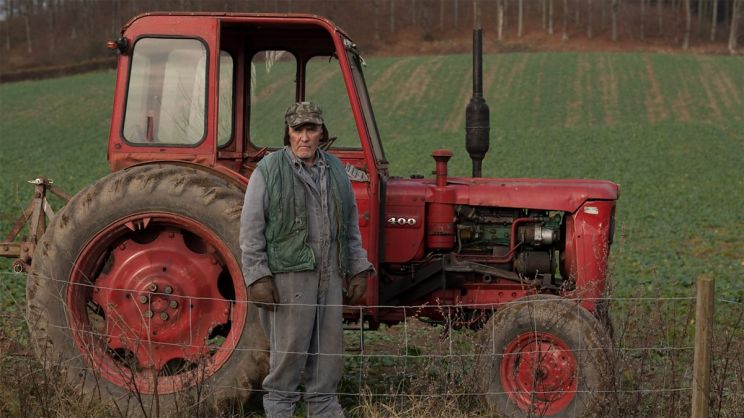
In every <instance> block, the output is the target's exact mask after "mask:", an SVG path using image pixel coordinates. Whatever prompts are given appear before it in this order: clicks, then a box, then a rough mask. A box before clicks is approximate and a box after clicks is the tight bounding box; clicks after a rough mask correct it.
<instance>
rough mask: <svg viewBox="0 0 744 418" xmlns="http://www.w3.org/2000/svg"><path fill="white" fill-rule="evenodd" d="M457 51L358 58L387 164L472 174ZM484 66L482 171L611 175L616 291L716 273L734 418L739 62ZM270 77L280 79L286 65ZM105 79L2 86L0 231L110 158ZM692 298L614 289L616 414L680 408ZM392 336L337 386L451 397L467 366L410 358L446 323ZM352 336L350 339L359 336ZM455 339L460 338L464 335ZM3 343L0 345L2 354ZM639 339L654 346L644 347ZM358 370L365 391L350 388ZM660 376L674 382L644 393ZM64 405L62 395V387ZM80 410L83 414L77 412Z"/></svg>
mask: <svg viewBox="0 0 744 418" xmlns="http://www.w3.org/2000/svg"><path fill="white" fill-rule="evenodd" d="M470 63H471V60H470V57H469V56H466V55H452V56H430V57H427V56H423V57H403V58H400V57H398V58H372V59H369V60H368V67H367V69H366V71H367V73H366V75H367V83H368V86H369V89H370V92H371V95H372V99H373V104H374V106H375V112H376V116H377V119H378V125H379V128H380V132H381V135H382V139H383V142H384V146H385V150H386V155H387V158H388V160H389V161H390V164H391V173H392V174H393V175H399V176H408V175H410V174H425V175H430V173H431V170H432V169H433V167H434V164H433V160H432V159H431V158H430V154H431V151H432V150H434V149H436V148H442V147H446V148H449V149H451V150H453V151H454V152H455V157H454V158H453V159H452V161H451V162H450V173H451V174H452V175H456V176H466V175H468V173H469V171H470V160H469V158H468V156H467V153H466V152H465V149H464V108H465V104H466V103H467V101H468V99H469V96H470V91H471V90H470V89H471V86H472V84H471V78H470ZM484 65H485V68H484V83H485V89H484V90H485V96H486V99H487V101H488V104H489V106H490V108H491V149H490V152H489V154H488V155H487V157H486V159H485V161H484V175H485V176H488V177H547V178H598V179H608V180H612V181H615V182H617V183H619V184H620V185H621V188H622V191H621V198H620V201H619V206H618V210H617V231H618V232H617V235H616V238H615V244H614V246H613V248H612V254H611V260H610V261H611V279H612V282H613V287H614V296H616V297H638V296H641V297H648V298H658V297H675V296H680V297H691V296H693V295H694V288H693V284H694V282H695V279H697V278H699V277H712V278H715V279H716V290H717V293H716V298H717V300H718V301H719V302H718V304H717V308H716V309H717V310H718V317H717V326H718V327H720V328H719V330H722V331H719V332H718V334H717V335H716V337H715V338H716V341H715V344H714V346H715V347H714V354H713V356H714V359H715V361H716V363H715V366H714V378H713V379H714V385H717V386H715V387H716V391H717V392H716V393H715V402H718V403H717V405H722V408H723V409H722V411H723V412H722V415H721V416H736V412H733V411H736V410H740V409H739V408H738V407H739V406H741V405H744V397H743V396H742V395H741V394H740V393H739V394H738V395H737V389H736V388H737V386H736V385H737V383H736V379H737V377H736V376H737V373H739V374H738V376H740V373H741V372H742V366H741V355H742V354H741V353H743V352H744V346H743V345H742V344H744V342H743V341H744V336H743V335H742V327H741V324H742V322H741V321H742V317H741V315H742V313H743V310H742V308H741V306H742V305H741V304H742V302H744V209H742V208H744V192H742V190H744V58H741V57H713V56H689V55H666V54H608V53H588V54H577V53H516V54H499V55H488V56H486V57H485V58H484ZM276 74H278V75H279V78H287V79H289V78H290V77H286V75H285V74H283V73H282V67H281V65H279V66H278V67H277V71H276ZM114 78H115V75H114V73H113V72H101V73H93V74H84V75H78V76H73V77H67V78H63V79H55V80H45V81H29V82H21V83H12V84H2V85H0V150H1V151H0V176H1V178H2V182H0V196H2V197H3V199H2V200H0V238H2V237H4V235H5V234H6V233H7V232H8V231H9V230H10V228H11V225H12V223H13V222H14V220H15V218H16V217H17V216H18V215H19V214H20V213H21V211H22V209H23V208H24V207H25V206H26V204H27V203H28V201H29V200H30V198H31V195H32V191H33V187H32V186H31V185H29V184H27V183H26V181H27V180H31V179H33V178H35V177H36V176H39V175H44V176H47V177H49V178H51V179H53V180H54V181H55V184H56V185H57V186H58V187H60V188H61V189H63V190H66V191H68V192H76V191H78V190H80V189H81V188H82V187H84V186H85V185H87V184H90V183H92V182H94V181H95V180H96V179H98V178H100V177H102V176H104V175H105V174H106V173H107V172H108V165H107V162H106V145H107V137H108V125H109V122H110V116H111V109H112V93H113V84H114ZM319 83H320V81H319ZM323 83H328V84H318V86H316V90H317V91H316V93H315V96H314V97H313V98H314V99H316V100H318V101H320V102H321V103H322V104H323V105H324V107H326V108H334V107H335V108H343V106H344V100H346V99H345V97H344V94H345V93H343V92H340V91H339V90H338V87H337V85H334V84H332V83H330V82H328V81H327V80H323ZM321 87H322V88H321ZM277 97H279V96H277V95H274V96H272V95H267V99H266V100H267V104H268V107H267V108H266V109H272V108H273V109H280V110H276V111H275V112H274V113H278V118H277V119H278V120H279V121H280V122H281V113H279V112H281V109H283V108H284V107H285V106H286V104H285V103H284V102H283V101H282V99H281V97H279V98H277ZM267 113H269V112H267ZM267 117H268V116H267ZM330 129H331V134H332V135H333V134H338V135H339V136H340V137H342V138H343V139H346V138H349V137H350V136H351V134H350V133H349V131H348V126H347V127H338V126H330ZM275 131H276V130H271V129H267V130H266V131H265V132H260V133H259V134H257V135H262V136H267V137H268V136H271V135H272V132H275ZM277 136H278V133H277ZM55 203H56V204H59V202H58V201H53V204H55ZM9 266H10V263H9V262H8V261H7V260H1V259H0V283H1V284H0V325H2V326H1V327H0V328H1V329H0V342H2V341H3V340H6V341H14V340H15V341H18V342H20V344H21V346H23V347H25V348H23V349H22V350H21V351H22V352H27V351H28V347H27V344H26V343H25V339H26V332H25V329H23V328H24V327H23V325H20V324H19V323H22V321H20V320H19V318H20V316H21V315H22V313H21V309H18V306H23V299H24V286H25V278H24V277H23V276H22V275H19V274H14V273H11V272H9V271H8V269H9ZM721 301H723V302H721ZM692 304H693V302H692V301H690V300H683V301H676V300H669V301H666V302H658V301H646V302H635V301H630V302H626V301H616V302H615V304H614V305H613V309H614V311H613V315H615V329H616V349H617V351H618V353H622V354H621V360H620V361H619V363H618V366H617V367H616V370H617V372H618V376H617V381H618V385H619V390H620V392H619V393H621V395H620V396H618V397H617V399H615V400H614V401H613V404H612V408H613V409H612V410H613V411H616V412H617V415H616V416H679V415H685V414H687V413H688V411H689V392H687V391H682V390H680V391H676V389H674V388H685V387H688V386H689V385H690V382H689V376H690V371H691V365H692V361H691V359H692V353H691V350H690V349H689V348H687V349H684V350H680V351H674V350H667V349H666V348H669V347H683V348H684V347H689V346H690V345H691V337H690V332H691V330H692V324H693V322H694V318H693V317H692V314H691V312H692V311H693V309H691V308H692ZM401 332H402V331H401V327H395V328H392V329H390V330H384V331H382V332H379V333H372V334H371V336H369V337H368V340H367V341H368V347H367V348H366V350H367V351H366V352H369V353H375V352H379V353H383V354H391V350H392V353H393V354H398V355H399V356H398V357H393V358H388V357H379V358H371V359H369V360H367V361H366V362H365V361H364V360H361V361H359V359H357V358H352V359H351V360H352V361H351V362H349V363H347V367H348V370H347V377H346V378H345V381H344V383H343V384H342V389H343V390H342V391H345V392H351V393H360V392H363V391H367V390H371V391H376V392H382V393H390V392H391V391H392V392H395V393H398V391H403V393H406V391H408V393H410V392H413V393H417V394H419V395H424V394H427V393H433V394H435V395H436V394H440V393H442V391H447V393H449V392H448V391H449V390H450V389H451V388H450V386H448V385H449V384H450V382H451V380H452V379H455V380H457V379H459V378H460V377H461V375H459V374H454V375H452V374H450V367H456V368H459V369H460V370H467V367H468V365H467V364H464V365H459V364H457V363H456V362H455V363H454V365H453V363H452V362H448V363H447V366H446V367H445V366H441V367H440V366H439V365H437V364H429V363H425V362H424V359H422V358H415V356H417V355H419V354H420V353H432V352H436V350H442V351H441V352H445V353H446V352H447V350H448V349H450V350H451V349H452V339H445V338H444V335H445V332H444V331H442V330H441V328H431V327H424V326H423V325H419V326H418V327H413V328H410V329H408V328H407V329H406V331H405V332H406V337H405V338H406V344H408V339H409V337H410V340H411V343H410V344H411V346H410V347H409V346H408V345H406V349H405V350H406V351H405V352H399V350H400V347H401V338H402V337H401ZM448 335H454V336H455V337H456V338H457V339H461V338H462V339H466V340H467V341H471V340H470V338H471V337H472V334H469V333H467V332H464V333H450V334H448ZM350 338H351V339H350V341H352V344H351V345H352V346H353V345H354V344H353V341H354V338H356V337H353V336H352V337H350ZM452 338H454V337H452ZM467 341H466V342H465V343H463V345H462V346H461V347H470V345H469V344H471V343H470V342H467ZM347 343H348V341H347ZM448 344H449V345H448ZM5 346H6V344H5V343H3V344H0V358H2V356H3V352H2V349H3V347H5ZM437 347H438V348H437ZM458 347H460V346H458ZM635 347H651V348H652V349H651V350H649V351H643V352H639V351H634V348H635ZM657 348H658V350H657ZM466 349H468V348H465V350H466ZM626 349H629V350H628V351H624V350H626ZM396 350H398V351H396ZM401 354H402V355H404V357H400V355H401ZM410 355H412V356H414V357H413V358H409V357H407V356H410ZM21 358H23V356H21ZM9 364H10V365H9ZM19 364H20V365H21V366H18V365H19ZM25 364H26V363H24V362H22V361H19V362H18V363H13V362H12V361H11V362H8V363H3V362H1V361H0V366H1V367H0V377H2V376H14V375H15V373H16V370H19V367H28V370H31V371H34V373H36V371H38V370H40V368H39V367H38V365H37V366H33V365H30V366H27V365H25ZM460 366H463V367H460ZM34 367H35V368H34ZM727 367H728V368H727ZM22 370H26V369H22ZM362 376H364V379H365V380H364V384H365V385H368V386H367V387H363V386H362V385H361V381H362ZM453 376H454V377H453ZM357 379H358V380H359V381H358V382H357ZM738 379H740V377H738ZM464 381H465V382H468V380H467V379H465V380H464ZM659 388H661V389H662V390H666V389H669V388H671V389H670V390H669V391H668V392H659V393H654V392H653V390H655V389H659ZM719 389H720V391H718V390H719ZM465 390H466V391H467V390H469V389H465ZM622 390H626V392H622ZM645 391H651V392H650V393H646V392H645ZM642 392H643V393H644V395H643V396H641V395H640V393H642ZM373 393H374V392H373ZM627 393H630V394H631V395H626V394H627ZM635 393H638V395H637V396H636V395H634V394H635ZM22 394H23V390H19V391H18V393H14V392H13V391H9V392H2V391H0V400H4V399H6V397H8V398H7V399H10V401H9V402H11V404H14V405H20V406H21V407H22V406H23V405H24V401H23V399H22V398H21V396H22ZM13 397H18V398H19V399H20V401H19V400H17V399H15V398H13ZM11 398H12V399H11ZM70 399H75V398H74V397H72V398H70ZM342 401H343V402H344V404H345V405H346V406H349V405H351V408H352V409H353V408H357V409H353V410H352V413H351V415H370V416H386V415H388V412H389V409H388V408H392V410H397V411H409V412H410V411H419V412H421V414H420V415H431V414H432V413H435V412H436V413H437V414H440V415H439V416H447V415H451V414H449V412H452V413H454V414H463V412H462V411H465V412H464V414H465V415H470V414H473V411H478V406H477V405H476V406H475V407H473V406H472V405H469V404H463V403H462V402H459V403H458V402H455V403H454V404H446V405H445V408H444V409H439V410H436V408H439V407H441V406H442V405H441V404H440V403H432V404H431V405H434V406H426V405H429V404H428V403H426V404H424V403H418V404H416V403H414V405H413V407H412V406H411V405H409V404H407V403H406V399H403V400H402V401H399V402H400V403H395V402H396V401H391V402H394V404H392V406H382V407H379V406H375V405H377V403H376V402H377V401H375V402H372V404H373V405H372V412H374V411H378V412H379V411H386V412H385V413H382V415H379V414H378V415H374V413H369V406H370V405H366V404H364V405H361V406H355V405H358V404H363V403H364V401H363V400H362V401H358V400H357V398H356V397H353V396H351V397H346V398H343V399H342ZM13 402H15V403H13ZM28 402H30V404H31V405H36V404H35V403H33V401H28ZM60 402H61V405H64V406H65V407H67V406H69V405H70V402H72V401H66V402H68V403H65V401H60ZM0 403H2V402H0ZM453 405H454V406H453ZM365 408H367V409H365ZM375 408H377V409H375ZM416 408H419V409H416ZM421 408H423V409H421ZM426 408H434V409H426ZM472 408H475V409H472ZM0 411H1V410H0ZM82 411H83V412H80V416H85V415H86V414H88V413H89V412H90V411H89V410H88V411H86V410H85V409H84V408H83V409H82ZM365 411H367V413H365ZM404 415H405V413H404ZM414 415H416V413H414Z"/></svg>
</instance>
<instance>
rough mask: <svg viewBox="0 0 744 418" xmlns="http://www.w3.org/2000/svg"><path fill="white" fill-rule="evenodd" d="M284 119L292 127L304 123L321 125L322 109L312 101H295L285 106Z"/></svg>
mask: <svg viewBox="0 0 744 418" xmlns="http://www.w3.org/2000/svg"><path fill="white" fill-rule="evenodd" d="M284 121H285V122H286V123H287V126H291V127H292V128H296V127H298V126H300V125H302V124H305V123H314V124H316V125H323V123H324V122H323V110H321V109H320V106H318V104H316V103H313V102H297V103H294V104H292V105H291V106H289V107H288V108H287V112H286V113H285V114H284Z"/></svg>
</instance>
